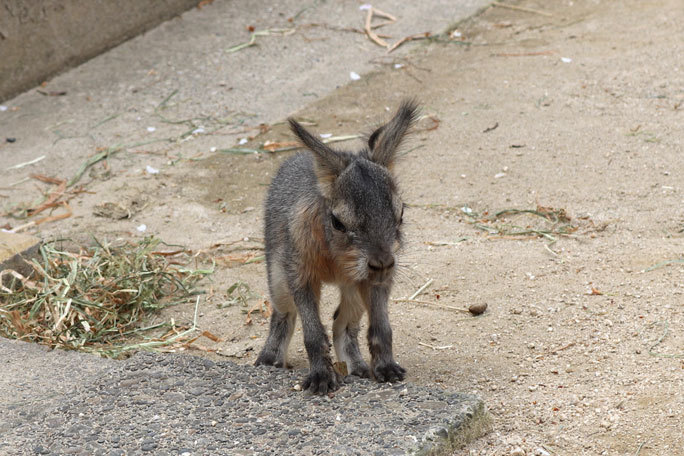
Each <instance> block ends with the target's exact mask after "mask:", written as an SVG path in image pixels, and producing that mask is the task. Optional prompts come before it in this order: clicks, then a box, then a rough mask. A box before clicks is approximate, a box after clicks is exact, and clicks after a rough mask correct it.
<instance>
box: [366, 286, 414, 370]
mask: <svg viewBox="0 0 684 456" xmlns="http://www.w3.org/2000/svg"><path fill="white" fill-rule="evenodd" d="M388 298H389V287H386V286H373V287H371V288H370V290H369V293H368V307H369V309H368V311H369V327H368V348H369V349H370V353H371V370H372V372H373V376H374V377H375V379H376V380H377V381H379V382H396V381H400V380H403V379H404V374H406V369H404V368H403V367H401V366H400V365H399V364H397V362H396V361H394V355H393V354H392V327H391V326H390V322H389V314H388V312H387V300H388Z"/></svg>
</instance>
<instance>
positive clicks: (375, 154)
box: [368, 100, 418, 168]
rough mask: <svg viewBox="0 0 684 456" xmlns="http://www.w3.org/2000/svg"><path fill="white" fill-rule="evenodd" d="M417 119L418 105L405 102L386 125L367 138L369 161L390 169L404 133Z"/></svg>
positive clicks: (412, 102) (410, 101)
mask: <svg viewBox="0 0 684 456" xmlns="http://www.w3.org/2000/svg"><path fill="white" fill-rule="evenodd" d="M417 119H418V105H417V103H416V101H415V100H405V101H404V102H402V103H401V106H399V109H398V110H397V113H396V114H395V115H394V117H393V118H392V120H390V121H389V122H388V123H387V124H386V125H383V126H382V127H380V128H378V129H377V130H375V131H374V132H373V134H371V135H370V137H369V138H368V147H369V148H370V159H371V160H372V161H374V162H375V163H377V164H378V165H382V166H384V167H386V168H391V167H392V165H393V164H394V159H395V158H396V153H397V149H398V148H399V146H400V145H401V141H402V140H403V139H404V136H406V132H407V131H408V130H409V128H411V125H413V124H414V123H415V122H416V120H417Z"/></svg>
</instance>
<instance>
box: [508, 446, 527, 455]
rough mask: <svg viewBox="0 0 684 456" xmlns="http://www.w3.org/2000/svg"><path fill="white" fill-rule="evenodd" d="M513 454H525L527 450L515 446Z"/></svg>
mask: <svg viewBox="0 0 684 456" xmlns="http://www.w3.org/2000/svg"><path fill="white" fill-rule="evenodd" d="M511 456H525V450H523V449H522V448H520V447H515V448H513V449H512V450H511Z"/></svg>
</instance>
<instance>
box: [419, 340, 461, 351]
mask: <svg viewBox="0 0 684 456" xmlns="http://www.w3.org/2000/svg"><path fill="white" fill-rule="evenodd" d="M418 345H422V346H423V347H428V348H431V349H433V350H447V349H449V348H454V346H453V345H444V346H441V347H439V346H435V345H430V344H426V343H425V342H418Z"/></svg>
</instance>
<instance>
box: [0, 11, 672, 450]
mask: <svg viewBox="0 0 684 456" xmlns="http://www.w3.org/2000/svg"><path fill="white" fill-rule="evenodd" d="M519 5H520V6H523V7H526V8H530V9H532V12H529V11H516V10H511V9H508V8H500V7H493V8H489V9H487V10H485V11H483V12H481V13H480V14H479V15H477V16H475V17H473V18H472V19H469V20H468V21H466V22H463V23H460V24H457V25H456V29H455V30H457V31H458V32H459V33H460V34H461V37H462V40H463V42H456V41H452V42H448V43H437V42H434V43H422V44H417V45H415V46H414V47H413V48H412V50H411V52H410V53H407V54H405V55H403V56H397V57H392V55H391V54H390V55H389V56H388V57H383V60H382V62H381V64H379V65H378V66H377V67H376V69H375V70H374V71H371V72H370V73H367V74H364V75H363V77H362V78H361V80H359V81H356V82H352V83H349V84H346V85H344V86H342V87H340V88H339V89H337V90H336V91H334V92H333V93H331V94H330V95H329V96H326V97H323V98H320V99H318V100H317V101H315V102H313V103H312V104H309V105H307V106H306V107H305V108H304V109H303V110H301V111H299V112H297V113H296V114H295V115H296V116H297V117H298V118H302V119H311V120H314V121H315V122H316V125H315V126H312V127H311V128H312V129H313V130H315V131H317V132H319V133H331V134H333V135H346V134H353V133H358V132H367V131H368V130H369V129H370V128H371V127H372V126H374V125H377V124H379V123H380V122H381V121H383V120H385V119H387V118H388V117H389V115H390V111H392V110H394V109H395V107H396V106H397V105H398V103H399V102H400V100H401V99H403V98H405V97H407V96H416V97H418V98H419V100H420V101H421V103H422V105H423V107H424V108H423V112H424V114H426V115H427V117H426V118H424V119H423V120H422V121H421V122H420V125H419V128H418V129H417V131H416V132H415V133H414V135H413V136H412V138H411V140H410V141H409V144H407V145H406V148H405V150H406V153H405V155H404V156H403V159H402V161H401V163H400V164H399V166H398V169H397V171H398V174H399V176H400V182H401V188H402V191H403V195H404V199H405V201H406V202H407V203H408V205H409V206H408V208H407V210H406V213H405V216H404V220H405V221H406V231H405V233H406V240H407V244H406V248H405V251H404V254H403V257H402V259H401V262H402V267H401V271H400V272H401V273H400V274H399V278H398V280H397V284H396V286H395V289H394V291H393V297H394V298H395V300H396V301H395V302H394V303H393V305H392V308H391V318H392V322H393V327H394V338H395V354H396V357H397V360H398V361H399V362H400V363H401V364H402V365H403V366H404V367H406V368H407V370H408V378H407V380H408V381H411V382H415V383H419V384H431V385H434V384H438V385H440V386H442V387H444V388H448V389H452V390H458V391H464V392H474V393H476V394H478V395H479V396H481V397H482V398H483V399H484V400H485V403H486V404H487V407H488V409H489V411H490V413H491V415H492V418H493V420H492V421H493V425H492V429H491V430H490V432H489V433H487V434H486V435H485V436H483V437H482V438H480V439H478V440H476V441H474V442H472V443H470V444H469V445H468V446H467V447H465V448H464V449H463V450H461V451H459V452H458V454H473V455H480V454H481V455H525V454H527V455H532V454H534V455H547V454H553V455H556V454H558V455H599V454H606V455H625V454H630V455H632V454H634V455H637V454H638V455H641V456H645V455H679V454H684V413H682V410H684V312H683V311H684V307H683V306H684V264H682V258H684V157H683V153H684V150H683V146H682V144H683V143H684V128H683V126H684V120H683V119H682V115H683V114H682V111H683V110H684V106H682V103H684V68H683V67H682V59H681V56H682V55H684V9H683V8H682V4H681V1H680V0H661V1H635V0H628V1H624V2H609V1H593V0H578V1H558V2H551V3H549V2H535V1H525V2H522V3H520V4H519ZM540 13H548V14H549V15H546V14H540ZM287 39H288V38H287V37H284V38H282V40H287ZM466 43H467V44H466ZM263 47H264V48H266V49H268V44H265V45H264V46H263ZM148 108H149V107H148ZM162 108H163V109H164V111H163V112H164V115H167V116H171V115H174V116H177V117H175V118H180V117H181V114H182V113H183V111H182V109H183V107H182V105H181V104H173V99H171V101H170V102H169V106H168V111H167V110H166V108H167V107H166V106H163V107H162ZM148 111H149V110H148ZM129 114H130V113H129ZM131 115H133V114H131ZM114 122H116V120H114ZM143 122H144V120H143ZM245 122H246V125H250V126H254V125H251V124H249V121H245ZM183 126H187V125H185V124H184V125H183ZM192 126H194V125H192ZM164 128H169V127H168V126H164ZM208 128H209V126H207V129H208ZM181 130H182V128H180V129H179V130H178V131H179V134H181V133H182V131H181ZM264 130H267V131H265V133H260V134H256V133H258V131H259V130H258V129H256V130H251V131H250V132H249V133H246V134H244V135H243V136H244V137H248V136H254V137H253V138H252V139H250V140H249V141H248V142H247V144H245V145H244V146H243V147H257V146H259V145H260V144H262V143H263V142H265V141H267V140H270V141H276V142H284V141H291V140H292V136H291V135H290V134H289V133H288V132H287V131H286V129H285V127H284V125H282V124H277V123H276V122H273V124H271V125H269V128H264ZM237 134H238V135H239V133H237ZM129 140H130V138H125V137H124V138H121V142H127V141H129ZM200 141H201V142H200ZM212 141H213V142H212ZM198 143H200V144H201V145H202V147H205V148H208V146H209V145H211V144H215V143H216V138H215V137H214V138H212V137H209V139H201V138H200V140H198V141H195V142H193V143H192V145H190V146H189V145H187V143H183V142H181V143H178V144H175V145H173V146H167V145H164V146H163V147H159V146H157V145H154V146H155V147H151V146H150V147H149V148H148V147H147V146H144V145H141V146H139V147H134V148H132V149H131V150H127V151H124V152H121V153H119V154H117V155H116V156H113V157H112V158H110V159H109V160H107V165H106V166H105V165H104V163H98V164H97V165H96V166H93V167H92V168H90V169H89V170H88V172H87V178H86V179H85V180H84V183H87V185H86V186H85V187H84V190H87V191H88V192H90V193H80V194H78V195H74V197H73V199H71V200H70V203H69V204H70V206H71V207H72V210H73V213H74V215H73V216H72V217H70V218H68V219H65V220H62V221H57V222H51V223H45V224H43V225H41V226H40V233H41V235H42V236H44V237H51V236H66V237H69V238H71V239H73V240H75V241H78V242H84V243H85V242H89V241H88V238H89V236H90V234H91V233H92V234H95V235H96V236H98V237H102V236H108V237H109V238H111V239H115V238H118V237H121V238H125V239H127V238H135V237H139V236H142V235H143V234H141V233H140V232H138V231H137V230H136V227H138V226H140V225H142V224H145V225H146V227H147V231H146V234H151V233H153V234H156V235H158V236H160V237H161V238H162V239H164V240H165V241H167V242H170V243H177V244H183V245H186V246H187V247H188V248H189V249H191V250H192V251H193V252H200V251H202V252H203V253H202V254H201V255H200V256H199V257H198V258H203V259H210V258H213V259H214V260H215V261H216V262H217V263H216V264H217V268H216V273H215V274H214V275H213V276H212V278H211V279H210V280H207V281H205V282H204V287H205V289H206V290H207V295H205V297H204V298H203V299H202V302H201V307H200V310H201V314H200V315H201V316H200V319H199V324H200V326H201V327H202V329H206V330H209V331H211V332H212V333H214V334H217V335H219V336H221V337H222V338H223V341H222V342H219V343H214V342H212V341H209V340H202V341H201V345H202V346H203V347H205V348H207V349H211V350H214V351H215V352H205V351H203V350H195V351H193V352H194V353H197V354H200V355H203V356H211V357H226V356H227V357H230V358H231V359H237V360H239V362H244V363H251V362H253V361H254V359H255V357H256V353H257V352H258V350H259V349H260V348H261V345H262V343H263V341H264V339H265V337H266V334H267V329H268V327H267V320H266V319H264V318H263V317H262V316H261V315H260V314H259V312H258V311H256V312H253V313H252V314H251V323H250V324H247V323H246V321H247V311H248V310H249V309H250V308H253V307H254V308H258V307H259V305H260V304H261V303H263V301H264V300H266V299H268V296H267V288H266V281H265V274H264V264H263V263H260V262H258V261H257V262H252V263H249V264H242V262H244V260H245V259H246V258H253V257H258V256H259V255H261V251H260V250H259V247H260V245H261V242H262V239H261V237H262V234H261V220H262V211H261V205H262V203H263V199H264V196H265V190H266V186H267V185H268V182H269V181H270V178H271V177H272V175H273V173H274V172H275V170H276V169H277V167H278V165H279V164H280V163H281V162H282V160H283V159H284V158H285V156H286V155H285V154H273V155H268V154H252V155H245V156H236V155H232V154H227V153H222V154H214V155H209V154H207V153H204V154H199V153H198V150H197V148H198V147H199V146H197V144H198ZM233 145H234V144H216V146H217V147H219V148H224V147H231V146H233ZM351 146H352V145H351V144H350V147H351ZM340 147H342V146H340ZM8 150H9V149H8V148H7V145H5V146H3V148H2V149H0V153H2V154H3V157H7V153H8V152H7V151H8ZM64 158H65V159H66V160H68V159H69V155H68V151H65V152H64ZM3 161H4V163H3V165H4V164H5V163H7V162H8V161H9V159H3ZM7 164H8V165H10V164H12V163H7ZM147 164H150V165H153V167H154V168H157V169H159V171H160V172H159V173H158V174H150V173H149V172H147V173H145V172H141V171H140V170H141V169H144V168H145V166H146V165H147ZM13 172H14V174H13V175H12V177H13V178H17V180H19V179H21V177H22V176H24V175H28V173H29V172H43V173H45V174H50V169H42V168H40V166H39V165H36V168H31V169H30V171H29V170H27V169H25V168H22V169H20V170H15V171H13ZM21 185H23V187H22V189H23V190H22V191H21V194H19V192H17V191H15V190H14V187H9V186H7V185H6V184H4V183H3V185H2V190H0V194H3V195H5V196H6V197H5V198H4V199H3V200H1V201H2V202H19V201H24V200H30V199H31V198H35V197H36V196H38V194H39V193H38V191H37V190H35V188H33V187H31V186H27V184H26V183H24V184H21ZM31 185H33V183H32V184H31ZM41 189H42V190H43V191H44V190H45V187H41ZM107 202H109V203H117V204H121V205H123V206H124V207H125V208H126V211H130V218H125V219H121V220H119V219H113V218H111V217H114V216H115V215H113V214H111V213H107V211H106V210H105V211H104V212H103V210H102V208H105V207H111V206H105V205H104V203H107ZM507 209H518V210H527V209H529V210H535V211H536V212H537V213H536V214H530V213H512V212H510V211H509V212H505V213H502V214H500V215H499V216H498V217H496V214H498V213H500V212H501V211H504V210H507ZM95 213H100V214H104V215H105V217H102V216H96V215H94V214H95ZM545 214H546V215H548V218H544V217H541V216H540V215H545ZM126 216H127V217H128V213H127V212H126ZM549 219H553V220H549ZM21 223H24V221H18V220H15V219H12V218H10V217H7V216H5V217H3V218H0V225H5V224H7V227H9V228H11V227H16V226H18V225H20V224H21ZM520 232H523V234H516V233H520ZM217 244H222V245H218V246H217ZM670 260H678V261H679V262H676V261H672V262H669V263H665V262H668V261H670ZM205 264H206V262H205ZM430 279H432V281H431V282H430V284H429V286H427V287H426V288H425V290H424V291H423V292H422V293H421V294H419V295H418V296H416V297H415V298H414V299H413V300H401V298H405V297H408V296H411V295H413V294H414V293H415V291H417V290H418V289H419V288H421V287H422V286H423V285H424V284H425V283H427V282H428V281H430ZM237 281H241V282H244V283H246V284H248V286H249V290H250V291H249V293H247V296H246V297H247V302H246V304H245V305H243V304H241V303H234V304H232V305H230V303H231V302H232V299H231V298H232V297H233V296H229V295H228V293H227V290H228V288H229V287H230V286H231V285H232V284H234V283H235V282H237ZM337 299H338V298H337V295H336V292H335V290H333V289H326V290H325V292H324V294H323V300H324V301H325V304H324V305H323V312H324V321H326V322H330V321H331V315H332V312H333V310H334V308H335V301H336V300H337ZM476 303H486V304H487V305H488V307H487V310H486V312H485V313H484V314H483V315H481V316H479V317H473V316H471V315H470V314H468V313H467V312H464V311H463V310H464V309H466V308H467V307H468V306H469V305H471V304H476ZM192 312H193V305H191V304H188V305H187V306H179V307H175V308H172V309H168V310H166V311H165V312H164V313H163V314H162V315H160V316H158V317H157V319H159V320H161V319H166V320H168V319H169V318H172V317H173V318H175V319H176V320H177V321H185V322H187V321H189V320H190V319H191V318H192ZM328 326H329V325H328ZM291 358H292V362H293V363H294V365H295V367H297V368H305V367H306V365H307V362H306V355H305V353H304V350H303V344H302V341H301V331H300V329H299V328H298V329H297V332H296V334H295V337H294V340H293V344H292V347H291Z"/></svg>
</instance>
